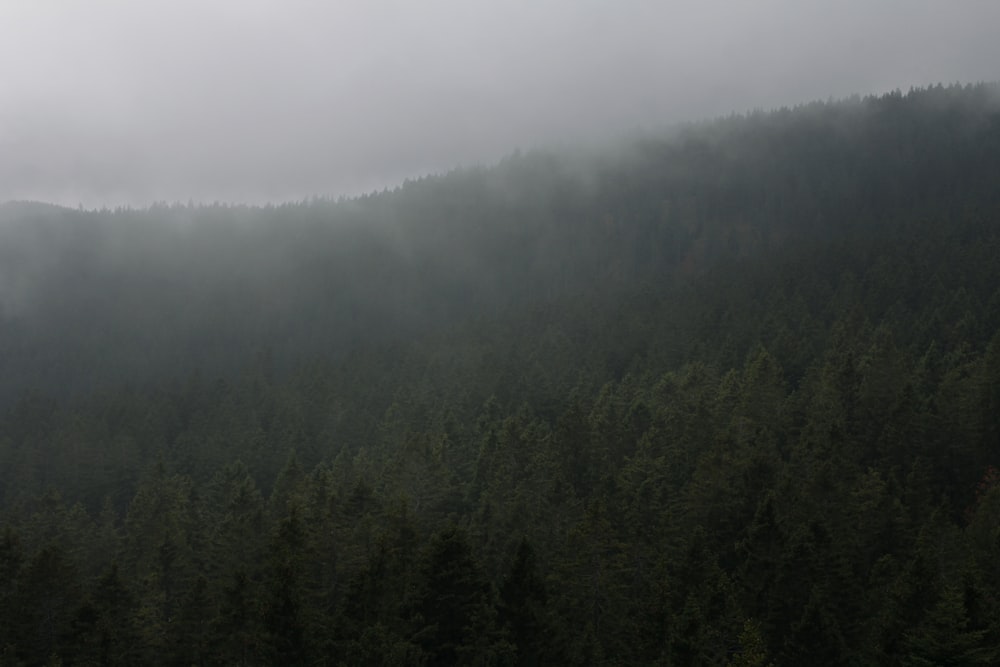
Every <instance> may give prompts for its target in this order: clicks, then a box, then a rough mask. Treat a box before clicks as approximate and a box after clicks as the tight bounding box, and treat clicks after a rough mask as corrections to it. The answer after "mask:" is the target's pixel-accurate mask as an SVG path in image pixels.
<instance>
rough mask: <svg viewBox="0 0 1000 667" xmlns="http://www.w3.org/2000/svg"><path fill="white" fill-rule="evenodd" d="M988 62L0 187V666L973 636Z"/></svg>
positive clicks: (884, 655) (999, 643) (625, 653)
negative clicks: (625, 129) (120, 199)
mask: <svg viewBox="0 0 1000 667" xmlns="http://www.w3.org/2000/svg"><path fill="white" fill-rule="evenodd" d="M998 258H1000V88H998V87H997V86H996V85H977V86H964V87H963V86H952V87H940V86H939V87H934V88H929V89H923V90H915V91H911V92H910V93H907V94H901V93H898V92H897V93H892V94H888V95H885V96H881V97H870V98H863V99H862V98H855V99H849V100H842V101H830V102H825V103H813V104H808V105H804V106H801V107H796V108H793V109H781V110H777V111H770V112H754V113H750V114H746V115H738V116H733V117H729V118H725V119H718V120H714V121H710V122H707V121H706V122H702V123H697V124H691V125H687V126H683V127H678V128H675V129H673V130H671V131H669V132H665V133H664V134H662V135H656V136H653V135H647V136H643V137H639V138H637V139H635V140H634V141H632V142H631V143H628V144H623V145H620V146H618V147H617V148H616V149H614V150H605V151H600V152H598V151H592V152H589V153H585V152H582V151H581V152H580V153H577V154H571V153H570V152H563V153H544V152H530V153H525V154H515V155H512V156H510V157H508V158H507V159H505V160H504V161H502V162H501V163H500V164H497V165H495V166H492V167H488V168H485V167H482V168H467V169H460V170H457V171H455V172H452V173H449V174H445V175H440V176H432V177H427V178H423V179H420V180H417V181H413V182H408V183H406V184H404V185H402V186H401V187H399V188H396V189H394V190H391V191H385V192H382V193H376V194H372V195H368V196H365V197H360V198H354V199H345V200H340V201H335V202H334V201H326V200H314V201H311V202H304V203H301V204H294V205H283V206H272V207H239V206H229V205H215V206H194V205H186V206H185V205H170V206H168V205H162V206H154V207H152V208H150V209H143V210H116V211H106V210H105V211H84V210H76V211H74V210H68V209H63V208H57V207H53V206H47V205H42V204H36V203H9V204H4V205H0V664H11V665H18V664H28V665H32V664H46V663H49V662H52V663H57V661H60V660H61V662H62V664H66V665H69V664H81V665H89V664H112V665H118V664H122V665H131V664H136V665H137V664H178V665H180V664H184V665H190V664H243V665H270V664H287V665H296V664H302V665H306V664H309V665H341V664H343V665H357V664H370V665H379V664H382V665H419V664H428V665H437V664H442V665H443V664H498V665H506V664H517V665H550V664H574V665H576V664H579V665H621V664H637V665H639V664H642V665H646V664H665V665H666V664H669V665H686V664H704V665H716V664H730V665H760V666H763V665H767V664H774V665H802V664H888V665H929V664H934V665H938V664H954V665H968V664H983V665H988V664H996V663H997V662H998V661H1000V598H998V597H997V591H998V590H1000V568H998V565H997V564H998V563H1000V468H998V467H1000V259H998Z"/></svg>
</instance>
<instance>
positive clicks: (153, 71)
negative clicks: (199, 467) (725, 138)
mask: <svg viewBox="0 0 1000 667" xmlns="http://www.w3.org/2000/svg"><path fill="white" fill-rule="evenodd" d="M814 4H815V3H801V2H792V1H790V0H770V1H761V2H736V3H734V2H717V1H713V2H637V1H626V2H615V3H610V2H597V1H588V0H585V1H570V0H551V1H546V2H522V1H514V2H503V3H500V2H492V3H487V2H474V1H463V2H459V1H457V0H438V1H434V0H430V1H427V2H420V3H410V2H380V3H369V2H359V1H354V0H351V1H346V2H337V3H320V2H306V1H304V0H295V1H288V0H284V1H282V2H277V1H266V0H257V1H247V0H241V1H240V2H236V1H230V0H226V1H218V2H212V3H202V2H195V1H194V0H180V1H178V0H173V1H171V2H164V1H162V0H155V1H149V2H143V3H135V2H126V1H124V0H120V1H115V0H95V1H94V2H87V3H83V2H71V1H69V0H66V1H59V0H43V1H37V0H32V1H29V0H14V1H13V2H5V3H3V5H2V6H0V82H2V85H0V201H4V200H10V199H15V200H16V199H33V200H41V201H47V202H54V203H59V204H63V205H68V206H76V205H78V204H82V205H83V206H85V207H100V206H111V207H113V206H118V205H132V206H142V205H146V204H149V203H151V202H155V201H188V200H194V201H205V202H212V201H234V202H249V203H260V202H264V201H287V200H295V199H299V198H304V197H309V196H313V195H319V196H332V197H336V196H339V195H352V194H357V193H360V192H365V191H370V190H373V189H381V188H383V187H387V186H392V185H394V184H396V183H398V182H400V181H402V180H403V179H405V178H408V177H413V176H418V175H421V174H425V173H429V172H436V171H441V170H445V169H448V168H451V167H453V166H456V165H463V164H464V165H469V164H480V163H489V162H492V161H495V160H497V159H499V158H500V157H502V156H503V155H505V154H507V153H509V152H510V151H512V150H515V149H519V148H520V149H530V148H533V147H538V146H552V145H565V144H574V145H579V144H586V143H588V142H606V141H609V140H614V138H615V137H617V136H620V135H622V134H628V133H630V132H634V131H636V130H649V129H656V128H658V127H660V126H663V125H666V124H669V123H673V122H677V121H683V120H689V119H698V118H702V117H706V116H715V115H721V114H727V113H730V112H733V111H737V112H738V111H744V110H748V109H753V108H773V107H776V106H781V105H786V104H795V103H798V102H805V101H809V100H812V99H817V98H821V99H825V98H827V97H830V96H833V97H838V96H845V95H850V94H854V93H859V94H866V93H877V92H884V91H887V90H891V89H894V88H902V89H904V90H905V89H907V88H908V87H910V86H921V85H927V84H932V83H937V82H943V83H949V82H955V81H962V82H975V81H980V80H994V79H997V78H1000V77H998V74H997V66H996V63H998V62H1000V40H997V39H996V36H995V28H996V26H997V25H1000V4H998V3H995V2H963V3H945V2H930V1H920V0H916V1H915V0H892V1H887V2H880V3H870V2H861V1H858V0H850V1H847V2H838V3H827V5H826V6H825V7H822V8H818V7H815V6H814Z"/></svg>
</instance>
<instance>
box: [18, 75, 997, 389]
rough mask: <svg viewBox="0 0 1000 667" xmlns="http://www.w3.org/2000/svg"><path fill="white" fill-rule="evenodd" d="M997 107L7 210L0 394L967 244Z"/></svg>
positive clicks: (784, 113) (770, 123)
mask: <svg viewBox="0 0 1000 667" xmlns="http://www.w3.org/2000/svg"><path fill="white" fill-rule="evenodd" d="M997 97H998V94H997V86H986V85H981V86H973V87H964V88H962V87H952V88H931V89H928V90H918V91H915V92H911V93H909V94H907V95H901V94H899V93H893V94H889V95H886V96H884V97H875V98H865V99H851V100H845V101H841V102H833V103H814V104H809V105H805V106H802V107H797V108H794V109H782V110H780V111H774V112H768V113H763V112H756V113H753V114H750V115H747V116H736V117H732V118H728V119H725V120H717V121H712V122H706V123H702V124H697V125H693V126H690V127H686V128H682V129H680V130H678V131H676V132H674V133H673V134H671V136H668V137H663V138H659V137H648V138H645V139H642V140H639V141H636V142H634V143H633V144H631V145H628V146H623V147H621V150H620V151H618V152H616V153H614V154H610V153H607V154H604V155H600V156H593V155H591V156H587V157H580V158H571V157H569V156H567V155H550V154H545V153H531V154H527V155H523V156H517V157H511V158H508V159H506V160H505V161H503V162H502V163H500V164H499V165H497V166H494V167H491V168H479V169H468V170H460V171H456V172H452V173H450V174H447V175H444V176H436V177H428V178H424V179H421V180H418V181H415V182H409V183H407V184H406V185H404V186H402V187H399V188H397V189H395V190H393V191H389V192H383V193H380V194H373V195H370V196H366V197H361V198H358V199H352V200H347V201H341V202H337V203H330V202H325V201H319V202H312V203H303V204H297V205H283V206H278V207H264V208H245V207H229V206H207V207H193V208H192V207H185V206H154V207H153V208H151V209H145V210H124V211H123V210H118V211H113V212H112V211H89V212H78V211H73V210H68V209H62V208H57V207H53V206H44V205H37V204H30V203H17V204H7V205H4V206H2V207H0V317H2V318H3V320H2V323H3V324H2V329H0V397H2V398H3V399H5V400H9V399H10V398H12V397H17V396H20V395H21V394H22V392H24V391H25V390H38V391H40V392H42V393H43V394H47V395H56V396H65V395H68V394H69V395H75V394H79V393H80V392H83V393H87V392H89V391H92V390H93V389H95V388H110V387H115V386H118V385H119V384H121V383H122V382H124V381H128V382H139V383H144V382H147V381H151V380H153V381H159V380H162V379H164V378H176V377H182V378H183V377H186V376H187V375H190V374H191V373H192V372H194V371H197V370H201V371H203V372H204V373H206V375H207V376H214V375H215V374H218V373H220V372H226V373H227V374H228V373H230V372H232V371H234V370H238V369H241V368H243V367H245V366H246V365H248V364H250V363H252V361H253V359H255V358H258V357H259V356H260V355H261V353H262V352H263V351H269V354H271V355H272V356H273V358H274V359H275V360H276V361H277V362H278V363H279V365H280V366H281V367H287V366H288V364H293V365H294V364H298V363H302V362H311V361H312V360H314V359H315V358H333V359H339V358H342V357H343V356H344V355H345V354H347V353H349V352H352V351H356V350H358V349H359V348H362V347H365V346H370V345H373V344H381V343H383V342H391V341H397V342H398V341H409V340H412V339H413V338H414V337H415V336H421V335H427V334H432V335H437V334H440V333H442V332H446V331H452V330H454V328H455V327H457V326H462V325H464V324H467V323H468V322H470V321H476V320H482V319H491V318H509V317H517V316H518V315H519V314H521V313H523V312H525V311H527V310H529V309H530V308H532V307H534V306H539V305H542V306H546V307H548V306H550V305H552V304H554V303H555V304H559V303H560V302H561V301H562V300H564V299H567V298H569V299H574V298H583V299H585V300H591V299H592V300H594V301H595V302H599V301H601V300H602V299H604V298H612V300H614V301H617V300H618V299H620V298H622V297H623V296H624V298H628V297H629V296H635V295H638V294H640V293H641V294H647V293H648V291H650V290H652V291H654V292H656V293H657V294H663V293H665V292H667V291H669V290H670V289H672V288H674V287H676V286H677V285H678V279H682V282H685V283H686V284H692V280H693V279H695V278H698V277H701V276H703V275H704V274H705V273H706V272H707V271H708V270H709V269H711V268H712V267H715V266H717V265H718V263H719V262H720V261H722V260H733V259H756V260H762V259H766V260H770V261H774V260H776V259H779V258H780V257H782V256H784V255H782V254H780V253H785V254H787V253H789V252H798V251H800V250H802V249H803V248H808V247H809V246H810V245H816V244H819V243H829V242H833V243H840V244H843V243H847V242H850V241H851V240H852V239H855V238H861V239H863V240H867V241H870V240H873V239H875V238H892V237H894V236H896V237H899V240H900V242H902V241H904V240H905V239H907V238H908V237H911V236H913V235H923V234H926V233H928V232H929V231H930V232H933V233H934V234H937V235H945V236H947V235H949V234H950V235H953V236H954V237H955V238H956V239H968V238H969V237H970V235H975V234H983V233H987V232H988V231H989V229H990V223H993V222H995V219H993V218H991V214H992V213H993V212H995V211H996V207H997V200H998V198H1000V187H998V186H997V184H998V183H1000V127H998V120H997V109H998V101H997ZM916 287H917V286H916V285H914V286H913V288H916ZM612 295H613V297H612Z"/></svg>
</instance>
